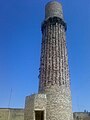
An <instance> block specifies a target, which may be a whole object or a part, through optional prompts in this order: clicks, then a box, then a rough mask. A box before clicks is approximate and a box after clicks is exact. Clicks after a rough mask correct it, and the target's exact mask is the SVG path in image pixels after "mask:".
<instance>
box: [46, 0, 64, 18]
mask: <svg viewBox="0 0 90 120" xmlns="http://www.w3.org/2000/svg"><path fill="white" fill-rule="evenodd" d="M50 17H59V18H61V19H63V11H62V5H61V4H60V3H59V2H57V1H51V2H49V3H47V4H46V6H45V19H46V20H47V19H48V18H50Z"/></svg>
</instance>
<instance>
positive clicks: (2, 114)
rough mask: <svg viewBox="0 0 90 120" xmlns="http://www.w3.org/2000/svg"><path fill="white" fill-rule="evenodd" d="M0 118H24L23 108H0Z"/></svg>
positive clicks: (18, 119) (2, 119)
mask: <svg viewBox="0 0 90 120" xmlns="http://www.w3.org/2000/svg"><path fill="white" fill-rule="evenodd" d="M0 120H24V110H23V109H7V108H6V109H5V108H0Z"/></svg>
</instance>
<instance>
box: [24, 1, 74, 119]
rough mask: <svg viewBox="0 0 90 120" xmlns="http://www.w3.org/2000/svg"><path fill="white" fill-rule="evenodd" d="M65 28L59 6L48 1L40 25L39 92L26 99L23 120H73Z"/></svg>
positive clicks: (55, 2) (54, 2)
mask: <svg viewBox="0 0 90 120" xmlns="http://www.w3.org/2000/svg"><path fill="white" fill-rule="evenodd" d="M66 29H67V26H66V23H65V21H64V17H63V11H62V6H61V4H60V3H58V2H57V1H52V2H49V3H48V4H47V5H46V7H45V19H44V21H43V23H42V26H41V30H42V48H41V60H40V75H39V79H40V80H39V91H38V94H34V95H31V96H27V97H26V104H25V117H24V118H25V120H73V116H72V103H71V92H70V78H69V68H68V55H67V48H66V35H65V32H66Z"/></svg>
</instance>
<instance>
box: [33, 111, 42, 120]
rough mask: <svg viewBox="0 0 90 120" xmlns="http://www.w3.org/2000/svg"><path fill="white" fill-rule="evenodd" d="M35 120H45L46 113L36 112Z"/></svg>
mask: <svg viewBox="0 0 90 120" xmlns="http://www.w3.org/2000/svg"><path fill="white" fill-rule="evenodd" d="M35 120H44V111H35Z"/></svg>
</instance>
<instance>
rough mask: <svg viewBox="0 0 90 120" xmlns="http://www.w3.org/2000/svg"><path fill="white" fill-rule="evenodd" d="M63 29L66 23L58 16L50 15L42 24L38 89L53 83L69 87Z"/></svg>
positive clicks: (41, 89)
mask: <svg viewBox="0 0 90 120" xmlns="http://www.w3.org/2000/svg"><path fill="white" fill-rule="evenodd" d="M65 31H66V24H65V22H64V20H63V19H61V18H59V17H50V18H49V19H47V20H46V21H44V23H43V24H42V49H41V64H40V83H39V91H43V90H44V89H46V88H47V87H50V86H52V85H55V84H56V85H58V86H61V85H65V86H66V87H69V69H68V57H67V48H66V39H65Z"/></svg>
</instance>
